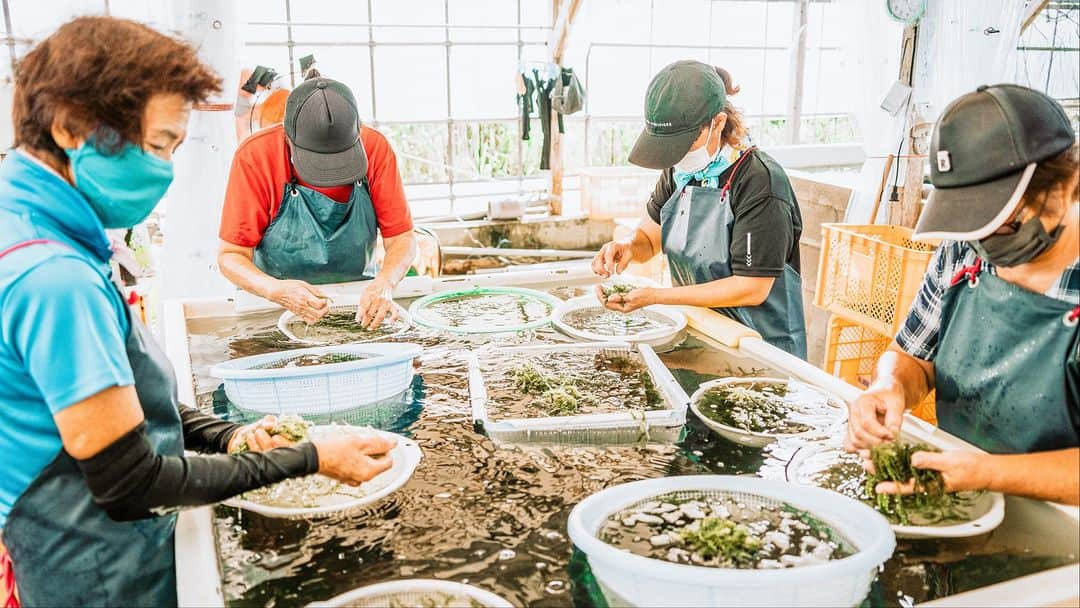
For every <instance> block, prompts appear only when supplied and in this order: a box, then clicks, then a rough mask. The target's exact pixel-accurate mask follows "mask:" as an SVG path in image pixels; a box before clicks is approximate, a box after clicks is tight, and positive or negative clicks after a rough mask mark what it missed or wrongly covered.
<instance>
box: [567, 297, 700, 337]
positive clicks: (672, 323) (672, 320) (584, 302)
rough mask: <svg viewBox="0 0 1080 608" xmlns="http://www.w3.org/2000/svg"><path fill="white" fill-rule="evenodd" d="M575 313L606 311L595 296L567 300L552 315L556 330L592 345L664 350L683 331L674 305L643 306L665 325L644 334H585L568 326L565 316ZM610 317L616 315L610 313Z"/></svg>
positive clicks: (681, 316) (681, 318) (683, 322)
mask: <svg viewBox="0 0 1080 608" xmlns="http://www.w3.org/2000/svg"><path fill="white" fill-rule="evenodd" d="M578 310H606V309H605V308H603V307H602V306H600V302H598V301H597V300H596V296H595V295H586V296H581V297H578V298H573V299H571V300H567V301H566V302H563V303H562V304H560V305H559V306H558V307H557V308H556V309H555V311H554V312H553V313H552V315H551V318H552V322H553V323H554V324H555V327H557V328H558V329H559V331H561V332H563V333H564V334H566V335H568V336H571V337H574V338H578V339H579V340H589V341H592V342H607V341H611V340H620V341H625V342H631V343H641V344H648V345H649V346H652V347H653V348H656V349H659V350H664V349H665V348H668V347H672V346H674V345H676V344H677V343H678V342H679V341H681V337H682V336H683V332H684V331H685V330H686V315H684V314H683V313H682V311H680V310H679V309H678V308H675V307H673V306H662V305H656V306H646V307H645V308H644V309H642V310H643V311H647V312H650V313H652V314H655V315H658V316H659V317H661V318H663V319H665V320H666V321H667V326H665V327H657V328H654V329H649V330H645V331H639V332H632V331H622V332H612V333H611V334H604V333H598V332H594V331H588V330H584V329H578V328H576V327H574V326H573V325H570V324H569V323H567V321H566V316H567V315H568V314H570V313H572V312H575V311H578ZM611 314H619V313H616V312H612V313H611ZM630 314H642V313H641V312H639V311H635V312H633V313H630Z"/></svg>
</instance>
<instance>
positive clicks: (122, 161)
mask: <svg viewBox="0 0 1080 608" xmlns="http://www.w3.org/2000/svg"><path fill="white" fill-rule="evenodd" d="M65 152H66V153H67V155H68V158H70V159H71V173H72V175H73V176H74V177H75V188H76V189H78V191H79V192H81V193H82V195H83V196H84V197H86V200H87V201H88V202H89V203H90V207H91V208H93V210H94V213H95V214H97V216H98V218H100V219H101V223H102V224H104V226H105V227H106V228H131V227H132V226H135V225H136V224H138V223H139V222H141V221H143V220H144V219H146V216H148V215H150V212H151V211H153V210H154V207H156V206H157V204H158V202H160V201H161V198H162V197H163V196H165V192H166V191H168V189H169V185H170V184H172V180H173V167H172V163H170V162H168V161H165V160H162V159H160V158H158V157H156V156H154V155H153V154H150V153H149V152H146V151H145V150H143V149H142V148H139V147H138V146H136V145H134V144H127V145H125V146H124V147H123V148H121V149H120V151H119V152H117V153H115V154H104V153H102V152H101V151H100V150H98V149H97V147H96V146H95V145H94V143H93V141H92V140H91V139H87V140H86V141H85V142H83V145H81V146H79V147H78V148H76V149H74V150H65Z"/></svg>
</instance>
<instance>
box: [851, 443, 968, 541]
mask: <svg viewBox="0 0 1080 608" xmlns="http://www.w3.org/2000/svg"><path fill="white" fill-rule="evenodd" d="M938 451H940V450H938V449H937V448H934V447H931V446H929V445H927V444H925V443H902V442H899V441H890V442H886V443H881V444H878V445H876V446H874V447H873V449H871V450H870V459H871V460H872V461H873V463H874V472H873V473H872V474H868V475H867V476H866V493H867V494H868V495H869V496H871V497H872V499H873V504H874V506H875V507H876V508H877V510H878V511H880V512H881V513H882V514H884V515H886V516H888V517H890V518H894V519H896V520H897V521H899V522H900V523H901V524H904V525H908V524H910V523H911V520H912V516H913V515H916V516H918V517H919V518H920V519H925V520H927V521H928V522H930V523H937V522H941V521H945V520H949V519H962V518H963V515H962V513H961V512H960V509H961V507H963V506H964V503H965V502H966V501H965V499H963V498H962V497H960V496H959V495H958V494H956V493H955V492H946V491H945V480H944V479H943V478H942V476H941V472H939V471H934V470H932V469H920V468H916V467H913V466H911V456H912V454H914V453H915V452H938ZM912 480H914V482H915V491H914V492H913V493H911V494H879V493H878V492H877V491H876V489H877V485H878V484H879V483H881V482H883V481H892V482H897V483H908V482H909V481H912Z"/></svg>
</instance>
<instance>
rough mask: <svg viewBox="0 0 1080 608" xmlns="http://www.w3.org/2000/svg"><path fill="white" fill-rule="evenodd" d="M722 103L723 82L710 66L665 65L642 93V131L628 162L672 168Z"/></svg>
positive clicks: (724, 96) (685, 62) (692, 63)
mask: <svg viewBox="0 0 1080 608" xmlns="http://www.w3.org/2000/svg"><path fill="white" fill-rule="evenodd" d="M726 102H727V92H726V90H725V89H724V81H723V80H722V79H721V78H720V75H719V74H717V73H716V68H714V67H713V66H711V65H708V64H705V63H701V62H700V61H693V60H683V61H676V62H675V63H672V64H670V65H668V66H666V67H665V68H663V69H662V70H660V72H659V73H658V74H657V75H656V76H654V77H653V79H652V82H650V83H649V89H648V91H646V92H645V128H644V129H642V131H641V135H638V138H637V142H635V143H634V149H633V150H631V151H630V162H631V163H633V164H635V165H638V166H639V167H647V168H649V169H667V168H668V167H672V166H674V165H675V163H677V162H679V160H681V159H682V157H684V156H686V153H687V152H689V151H690V146H691V144H693V143H694V140H696V139H697V138H698V135H699V134H700V133H701V127H702V126H704V125H706V124H708V123H709V121H710V120H712V118H713V116H716V115H717V114H719V113H720V112H722V111H723V109H724V104H725V103H726Z"/></svg>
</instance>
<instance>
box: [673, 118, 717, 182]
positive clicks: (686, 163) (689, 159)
mask: <svg viewBox="0 0 1080 608" xmlns="http://www.w3.org/2000/svg"><path fill="white" fill-rule="evenodd" d="M711 138H712V123H709V134H708V135H706V136H705V145H703V146H701V147H700V148H698V149H696V150H690V151H689V152H687V153H686V156H684V157H682V160H680V161H679V162H677V163H675V170H676V171H681V172H683V173H697V172H698V171H701V170H702V169H704V168H705V167H707V166H709V163H710V162H712V159H713V157H712V155H711V154H709V139H711Z"/></svg>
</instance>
